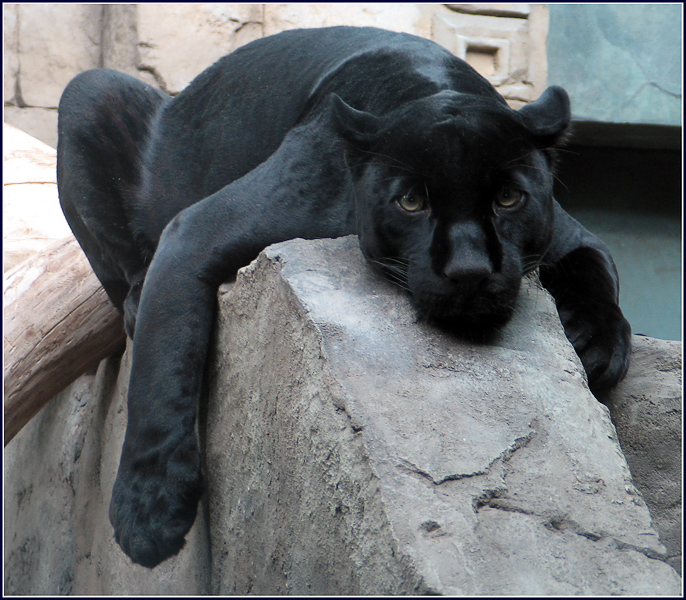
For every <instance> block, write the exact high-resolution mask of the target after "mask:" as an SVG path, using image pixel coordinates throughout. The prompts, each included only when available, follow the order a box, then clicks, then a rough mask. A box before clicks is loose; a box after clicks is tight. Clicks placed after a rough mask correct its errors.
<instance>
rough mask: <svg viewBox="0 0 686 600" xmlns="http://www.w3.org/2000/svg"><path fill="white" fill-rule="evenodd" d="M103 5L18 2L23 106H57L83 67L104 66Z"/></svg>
mask: <svg viewBox="0 0 686 600" xmlns="http://www.w3.org/2000/svg"><path fill="white" fill-rule="evenodd" d="M101 15H102V7H101V5H99V4H21V5H19V7H18V16H17V19H18V35H19V39H18V50H19V59H18V60H19V65H20V70H19V89H20V91H21V95H20V99H19V97H18V98H17V101H18V103H19V106H33V107H53V108H54V107H57V105H58V103H59V99H60V96H61V95H62V92H63V91H64V88H65V87H66V85H67V84H68V83H69V81H70V80H71V78H72V77H74V75H76V74H77V73H80V72H81V71H85V70H87V69H91V68H94V67H98V66H100V35H101V34H100V32H101Z"/></svg>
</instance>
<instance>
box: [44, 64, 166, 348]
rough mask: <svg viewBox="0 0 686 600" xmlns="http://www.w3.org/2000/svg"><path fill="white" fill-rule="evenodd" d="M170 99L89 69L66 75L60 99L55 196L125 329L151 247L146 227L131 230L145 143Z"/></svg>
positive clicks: (130, 327) (129, 329) (122, 77)
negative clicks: (122, 316)
mask: <svg viewBox="0 0 686 600" xmlns="http://www.w3.org/2000/svg"><path fill="white" fill-rule="evenodd" d="M168 100H169V97H168V96H166V95H165V94H163V93H162V92H160V91H159V90H156V89H155V88H153V87H151V86H149V85H147V84H145V83H143V82H141V81H139V80H137V79H135V78H133V77H130V76H128V75H124V74H123V73H118V72H116V71H111V70H109V69H94V70H91V71H86V72H84V73H81V74H80V75H78V76H77V77H75V78H74V79H73V80H72V81H71V82H70V83H69V85H68V86H67V88H66V89H65V91H64V93H63V94H62V98H61V100H60V106H59V121H58V146H57V183H58V190H59V196H60V204H61V206H62V210H63V212H64V215H65V217H66V219H67V222H68V223H69V226H70V227H71V229H72V231H73V233H74V236H75V237H76V239H77V240H78V242H79V244H80V245H81V247H82V248H83V250H84V252H85V254H86V256H87V257H88V260H89V262H90V264H91V266H92V268H93V270H94V271H95V274H96V275H97V276H98V279H99V280H100V282H101V283H102V285H103V287H104V288H105V291H106V292H107V295H108V296H109V298H110V299H111V300H112V302H113V303H114V305H115V306H116V307H117V308H118V309H119V310H122V311H125V312H126V313H127V315H126V316H127V319H126V320H127V333H129V335H132V333H133V323H134V322H135V313H136V311H137V304H138V303H137V297H138V292H136V291H135V290H136V289H137V287H140V283H141V282H142V280H143V277H144V275H145V270H146V269H147V265H148V263H149V261H150V259H151V257H152V254H153V252H154V247H152V244H151V243H149V242H147V241H146V236H145V232H144V231H143V232H141V231H135V229H134V227H133V225H132V215H133V212H134V210H135V203H136V193H137V190H138V188H139V186H140V183H141V180H142V177H143V168H144V165H143V163H144V152H145V147H146V144H147V141H148V139H149V136H150V133H151V129H152V127H153V123H154V120H155V116H156V114H157V113H158V111H159V110H160V109H161V108H162V107H163V106H164V105H165V104H166V102H167V101H168ZM132 292H133V293H132ZM129 295H131V299H130V300H129V301H128V302H126V304H125V301H126V299H127V297H129Z"/></svg>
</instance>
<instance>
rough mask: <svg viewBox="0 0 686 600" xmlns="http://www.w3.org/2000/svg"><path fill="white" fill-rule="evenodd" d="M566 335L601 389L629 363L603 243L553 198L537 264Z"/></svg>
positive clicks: (626, 331) (625, 328)
mask: <svg viewBox="0 0 686 600" xmlns="http://www.w3.org/2000/svg"><path fill="white" fill-rule="evenodd" d="M540 275H541V283H542V284H543V286H544V287H545V288H547V289H548V291H549V292H550V293H551V294H552V295H553V297H554V298H555V302H556V304H557V310H558V313H559V315H560V320H561V321H562V324H563V326H564V329H565V333H566V335H567V338H568V339H569V341H570V342H571V343H572V345H573V346H574V349H575V350H576V352H577V354H578V355H579V358H581V362H582V364H583V365H584V369H585V370H586V373H587V375H588V381H589V386H590V388H591V390H592V391H593V392H594V393H600V392H602V391H604V390H606V389H608V388H611V387H613V386H615V385H617V383H619V382H620V381H621V380H622V378H623V377H624V376H625V375H626V372H627V370H628V368H629V359H630V355H631V326H630V325H629V322H628V321H627V320H626V319H625V318H624V315H623V314H622V311H621V309H620V308H619V278H618V275H617V269H616V267H615V264H614V262H613V260H612V256H611V255H610V252H609V250H608V249H607V247H606V246H605V245H604V244H603V243H602V242H601V241H600V240H599V239H598V238H597V237H596V236H595V235H593V234H592V233H590V232H589V231H587V230H586V229H585V228H584V227H583V226H582V225H581V224H580V223H579V222H577V221H576V220H575V219H573V218H572V217H571V216H569V215H568V214H567V213H566V212H565V211H564V210H563V209H562V208H561V207H560V205H559V204H558V203H557V202H555V233H554V236H553V241H552V244H551V246H550V249H549V250H548V252H547V254H546V256H545V257H544V259H543V262H542V263H541V267H540Z"/></svg>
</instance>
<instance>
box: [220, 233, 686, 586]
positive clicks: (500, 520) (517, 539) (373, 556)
mask: <svg viewBox="0 0 686 600" xmlns="http://www.w3.org/2000/svg"><path fill="white" fill-rule="evenodd" d="M218 332H219V333H218V335H219V341H218V348H219V352H218V355H217V358H216V361H215V367H214V372H213V376H212V382H213V383H212V386H211V390H212V391H211V402H210V405H209V414H208V418H207V423H208V428H207V429H208V441H207V447H208V469H209V473H210V514H211V522H212V523H211V527H212V549H213V551H212V554H213V570H214V572H213V582H212V584H213V592H215V593H221V594H245V593H252V594H269V593H292V594H306V593H318V594H325V593H326V594H351V593H352V594H396V593H417V592H430V593H442V594H450V595H463V594H468V595H491V594H507V595H538V594H544V595H548V594H565V595H571V594H597V595H610V594H634V595H636V594H650V595H657V594H673V593H678V591H679V589H680V578H679V576H678V575H677V574H676V572H675V571H674V570H673V569H672V568H671V567H669V566H668V565H667V564H666V563H665V562H663V560H664V559H665V549H664V547H663V546H662V545H661V544H660V542H659V539H658V536H657V534H656V532H655V530H654V529H652V526H651V522H650V515H649V512H648V509H647V507H646V505H645V502H644V501H643V499H642V497H641V495H640V493H639V492H638V491H637V490H636V489H635V488H634V486H633V484H632V480H631V475H630V473H629V468H628V466H627V463H626V460H625V459H624V456H623V455H622V452H621V449H620V447H619V444H618V441H617V437H616V432H615V429H614V427H613V425H612V423H611V421H610V415H609V411H608V410H607V408H606V407H604V406H603V405H602V404H600V403H598V402H597V401H596V399H595V398H594V397H593V396H592V395H591V394H590V392H589V391H588V388H587V386H586V383H585V377H584V376H583V374H582V373H583V371H582V369H581V366H580V363H579V360H578V358H577V357H576V355H575V353H574V351H573V349H572V347H571V345H570V344H569V343H568V342H567V340H566V338H565V336H564V333H563V331H562V327H561V325H560V323H559V319H558V318H557V314H556V312H555V309H554V305H553V303H552V301H551V299H550V297H549V296H548V295H547V294H546V293H544V292H543V291H542V289H541V288H539V287H538V286H537V285H536V284H535V283H534V282H532V281H528V280H527V281H526V282H525V285H524V289H523V291H522V294H521V295H520V298H519V302H518V310H517V314H516V316H515V319H514V320H513V322H512V323H511V324H510V325H508V327H507V328H506V329H505V331H504V332H503V334H502V336H501V337H500V339H499V340H498V341H497V342H496V343H495V344H494V345H491V346H475V345H470V344H466V343H464V342H462V341H461V340H459V339H455V338H451V337H450V336H448V335H445V334H443V333H440V332H438V331H436V330H435V329H433V328H431V327H429V326H428V325H425V324H422V323H417V322H416V319H415V317H414V312H413V310H412V309H411V307H410V304H409V301H408V299H407V297H406V296H405V295H404V294H402V293H401V292H400V291H399V290H396V289H395V288H392V287H390V285H389V284H387V283H385V282H384V281H382V280H381V279H380V278H378V277H377V276H375V275H374V274H372V273H371V272H370V270H369V268H368V267H367V266H366V264H365V263H364V261H363V259H362V257H361V254H360V252H359V250H358V249H357V246H356V241H355V240H354V239H353V238H347V239H343V240H338V241H334V242H331V241H315V242H298V241H295V242H289V243H286V244H281V245H278V246H273V247H271V248H270V249H268V250H267V251H266V252H265V253H264V254H263V255H262V256H261V258H260V259H259V260H258V261H257V262H256V263H253V265H251V266H250V267H249V268H248V269H246V270H244V271H243V272H242V273H241V274H240V276H239V281H238V283H237V284H236V285H235V286H232V287H230V288H225V289H224V290H223V291H222V300H221V302H220V312H219V327H218ZM237 349H240V352H236V350H237Z"/></svg>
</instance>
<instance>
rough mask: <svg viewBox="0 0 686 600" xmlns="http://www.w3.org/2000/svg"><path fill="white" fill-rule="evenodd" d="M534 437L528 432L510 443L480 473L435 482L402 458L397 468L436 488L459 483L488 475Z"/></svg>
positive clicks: (427, 473) (454, 475)
mask: <svg viewBox="0 0 686 600" xmlns="http://www.w3.org/2000/svg"><path fill="white" fill-rule="evenodd" d="M534 435H536V432H535V431H530V432H529V433H527V434H526V435H524V436H522V437H518V438H516V439H515V441H514V442H512V444H511V445H510V446H509V447H507V448H505V450H503V451H502V452H501V453H500V454H498V456H496V457H495V458H494V459H493V460H492V461H491V462H489V463H488V465H487V466H486V468H485V469H484V470H481V471H473V472H472V473H452V474H450V475H446V476H445V477H443V478H441V479H439V480H436V479H434V478H433V476H432V475H431V473H429V472H427V471H424V470H423V469H420V468H419V467H418V466H417V465H415V464H414V463H412V462H411V461H409V460H406V459H404V458H401V459H400V464H399V465H398V466H399V467H400V468H402V469H405V470H406V471H409V472H410V473H413V474H415V475H419V476H420V477H422V478H424V479H426V480H427V481H429V482H431V483H432V484H433V485H436V486H439V485H442V484H444V483H446V482H448V481H460V480H461V479H468V478H471V477H480V476H482V475H488V474H489V472H490V470H491V469H492V468H493V465H495V464H496V463H497V462H498V461H502V462H504V463H505V462H507V461H509V460H510V458H512V455H513V454H514V453H515V452H517V450H519V449H521V448H525V447H526V446H527V445H528V444H529V442H530V441H531V440H532V439H533V437H534Z"/></svg>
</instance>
